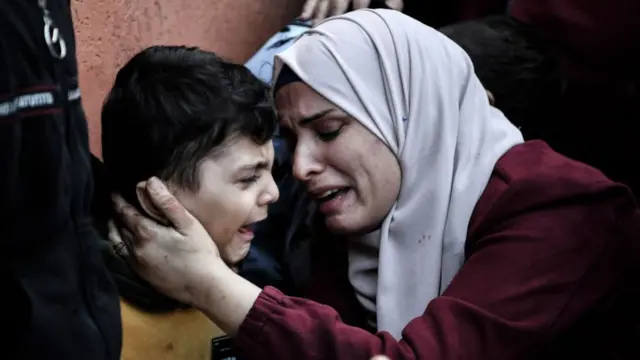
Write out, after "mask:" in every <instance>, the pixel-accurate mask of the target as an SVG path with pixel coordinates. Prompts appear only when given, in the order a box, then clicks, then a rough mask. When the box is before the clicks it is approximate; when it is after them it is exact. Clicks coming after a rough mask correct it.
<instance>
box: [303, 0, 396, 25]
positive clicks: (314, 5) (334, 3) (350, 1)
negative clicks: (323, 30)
mask: <svg viewBox="0 0 640 360" xmlns="http://www.w3.org/2000/svg"><path fill="white" fill-rule="evenodd" d="M385 3H386V5H387V6H388V7H389V8H390V9H394V10H399V11H401V10H402V8H403V5H404V3H403V1H402V0H386V1H385ZM370 4H371V0H306V1H305V3H304V6H303V7H302V14H300V19H301V20H310V21H312V23H313V24H317V23H318V22H320V21H322V20H324V19H326V18H328V17H330V16H334V15H341V14H344V13H345V12H347V10H348V9H349V5H351V6H352V8H353V10H357V9H365V8H368V7H369V5H370Z"/></svg>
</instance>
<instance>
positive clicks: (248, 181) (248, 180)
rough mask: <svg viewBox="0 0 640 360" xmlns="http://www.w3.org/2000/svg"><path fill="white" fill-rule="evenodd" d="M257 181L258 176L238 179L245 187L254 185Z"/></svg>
mask: <svg viewBox="0 0 640 360" xmlns="http://www.w3.org/2000/svg"><path fill="white" fill-rule="evenodd" d="M258 179H260V175H251V176H249V177H246V178H244V179H240V182H241V183H243V184H245V185H251V184H253V183H255V182H256V181H258Z"/></svg>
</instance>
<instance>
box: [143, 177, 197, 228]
mask: <svg viewBox="0 0 640 360" xmlns="http://www.w3.org/2000/svg"><path fill="white" fill-rule="evenodd" d="M147 192H148V193H149V200H151V202H152V203H153V206H154V207H155V208H156V209H157V210H158V211H159V212H160V213H161V215H162V216H164V217H165V218H166V219H167V220H169V222H170V223H171V224H172V225H173V227H174V228H175V229H176V231H178V232H179V233H181V234H183V235H186V233H187V232H188V230H189V229H191V228H192V227H193V225H194V224H195V223H196V219H195V218H194V217H193V216H192V215H191V214H190V213H189V212H188V211H187V209H185V208H184V206H182V204H180V202H179V201H178V199H176V198H175V196H173V194H171V192H170V191H169V189H167V187H166V186H165V185H164V184H163V183H162V181H160V180H159V179H158V178H155V177H153V178H151V179H149V181H147Z"/></svg>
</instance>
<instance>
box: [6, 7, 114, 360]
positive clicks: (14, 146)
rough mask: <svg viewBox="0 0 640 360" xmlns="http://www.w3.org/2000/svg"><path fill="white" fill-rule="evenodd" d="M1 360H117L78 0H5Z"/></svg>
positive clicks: (112, 290) (110, 286) (112, 300)
mask: <svg viewBox="0 0 640 360" xmlns="http://www.w3.org/2000/svg"><path fill="white" fill-rule="evenodd" d="M0 169H2V170H0V171H1V173H2V174H1V175H0V218H2V223H1V225H2V226H1V227H0V243H1V244H2V250H0V284H2V296H0V304H2V309H3V310H4V311H5V313H6V315H5V316H4V317H3V326H4V328H5V329H6V331H5V333H6V334H8V335H5V336H3V337H2V339H1V340H0V343H1V344H2V346H1V347H0V351H1V352H2V355H0V357H2V358H3V359H4V358H6V359H20V360H30V359H34V360H35V359H38V360H39V359H56V360H57V359H60V360H76V359H77V360H88V359H91V360H116V359H119V358H120V346H121V324H120V307H119V300H118V292H117V289H116V287H115V285H114V283H113V281H112V279H111V276H110V275H109V273H108V271H107V269H106V267H105V265H104V263H103V260H102V258H101V256H100V252H99V242H98V241H97V234H96V233H95V231H94V228H93V225H92V220H91V214H90V202H91V198H92V193H93V182H92V177H91V162H90V153H89V140H88V134H87V123H86V120H85V116H84V112H83V110H82V106H81V99H80V90H79V88H78V69H77V61H76V47H75V39H74V31H73V24H72V19H71V9H70V1H68V0H5V1H0Z"/></svg>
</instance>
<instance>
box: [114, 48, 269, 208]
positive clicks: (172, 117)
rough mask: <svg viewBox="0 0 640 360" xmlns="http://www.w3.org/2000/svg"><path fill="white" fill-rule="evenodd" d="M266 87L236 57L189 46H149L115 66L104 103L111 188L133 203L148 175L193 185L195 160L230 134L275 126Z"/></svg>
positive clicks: (259, 132)
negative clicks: (233, 59) (229, 58)
mask: <svg viewBox="0 0 640 360" xmlns="http://www.w3.org/2000/svg"><path fill="white" fill-rule="evenodd" d="M276 123H277V120H276V114H275V111H274V108H273V101H272V99H271V94H270V89H269V88H268V86H267V85H266V84H264V83H263V82H262V81H260V80H259V79H258V78H256V77H255V76H253V75H252V74H251V72H250V71H249V70H247V69H246V68H245V67H244V66H242V65H237V64H232V63H229V62H226V61H223V60H222V59H220V58H219V57H218V56H216V55H215V54H214V53H212V52H208V51H204V50H200V49H198V48H195V47H184V46H152V47H149V48H147V49H145V50H143V51H141V52H140V53H138V54H137V55H135V56H134V57H133V58H132V59H131V60H129V62H128V63H127V64H126V65H125V66H124V67H123V68H122V69H120V71H119V72H118V74H117V76H116V80H115V83H114V85H113V88H112V89H111V92H110V93H109V95H108V96H107V99H106V101H105V103H104V106H103V108H102V156H103V160H104V164H105V167H106V172H107V174H108V176H109V179H110V185H111V187H112V189H113V190H115V191H118V192H120V193H121V194H122V195H123V196H124V197H125V199H127V201H129V202H131V203H133V204H136V205H139V204H138V201H137V197H136V195H135V185H136V183H138V182H140V181H143V180H146V179H148V178H149V177H151V176H158V177H160V178H161V179H163V180H165V181H168V180H171V181H172V182H173V183H174V184H176V185H177V186H180V187H183V188H186V189H190V190H197V188H198V186H199V184H198V164H199V163H200V162H201V161H202V160H203V158H204V157H206V156H207V155H210V154H212V153H215V152H216V151H217V150H220V149H221V148H222V147H223V146H224V145H225V144H226V143H227V142H228V141H229V140H232V139H233V138H235V137H236V136H248V137H250V138H251V139H253V140H254V141H255V142H256V143H258V144H264V143H266V142H267V141H269V140H270V139H271V138H272V136H273V134H274V132H275V129H276Z"/></svg>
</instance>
